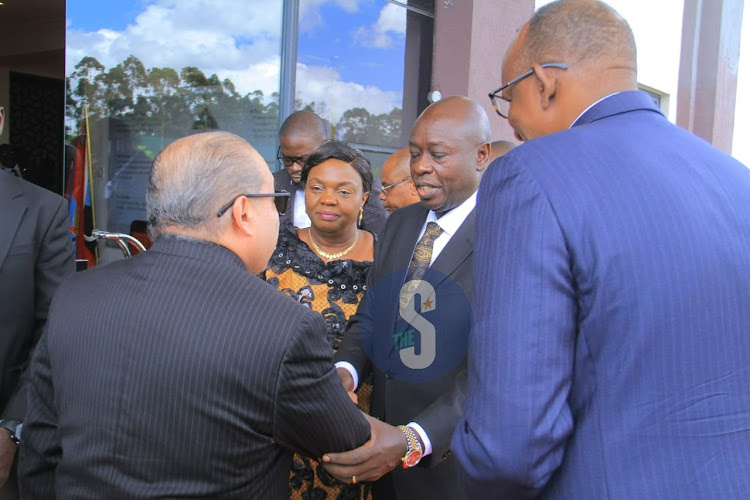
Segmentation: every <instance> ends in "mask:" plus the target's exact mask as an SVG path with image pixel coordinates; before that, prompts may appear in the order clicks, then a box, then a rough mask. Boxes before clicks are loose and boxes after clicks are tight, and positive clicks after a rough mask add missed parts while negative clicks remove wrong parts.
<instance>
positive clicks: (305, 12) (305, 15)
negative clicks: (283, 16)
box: [299, 0, 359, 33]
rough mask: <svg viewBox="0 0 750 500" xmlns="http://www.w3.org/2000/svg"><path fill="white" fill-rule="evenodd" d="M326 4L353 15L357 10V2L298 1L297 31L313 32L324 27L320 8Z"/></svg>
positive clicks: (337, 0)
mask: <svg viewBox="0 0 750 500" xmlns="http://www.w3.org/2000/svg"><path fill="white" fill-rule="evenodd" d="M326 4H332V5H336V6H337V7H339V8H341V9H342V10H343V11H344V12H348V13H350V14H351V13H353V12H357V11H358V10H359V1H358V0H300V2H299V30H300V31H303V32H308V33H309V32H311V31H314V30H315V28H317V27H318V26H321V25H324V24H325V23H324V22H323V16H321V14H320V7H322V6H323V5H326Z"/></svg>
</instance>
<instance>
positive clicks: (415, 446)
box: [398, 425, 424, 469]
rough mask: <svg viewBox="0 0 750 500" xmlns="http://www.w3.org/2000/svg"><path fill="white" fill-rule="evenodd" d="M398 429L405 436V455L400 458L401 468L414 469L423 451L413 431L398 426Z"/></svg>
mask: <svg viewBox="0 0 750 500" xmlns="http://www.w3.org/2000/svg"><path fill="white" fill-rule="evenodd" d="M398 428H399V429H401V432H403V433H404V435H405V436H406V453H404V456H403V457H401V467H403V468H404V469H408V468H409V467H414V466H415V465H417V464H418V463H419V461H420V460H422V454H423V453H424V450H422V443H420V442H419V438H418V437H417V432H416V431H415V430H414V429H412V428H411V427H407V426H405V425H399V426H398Z"/></svg>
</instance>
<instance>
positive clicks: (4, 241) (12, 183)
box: [0, 172, 27, 267]
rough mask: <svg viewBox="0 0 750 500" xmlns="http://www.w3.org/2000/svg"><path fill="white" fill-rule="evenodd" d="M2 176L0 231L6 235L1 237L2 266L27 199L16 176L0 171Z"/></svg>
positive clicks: (0, 258)
mask: <svg viewBox="0 0 750 500" xmlns="http://www.w3.org/2000/svg"><path fill="white" fill-rule="evenodd" d="M0 176H3V178H0V231H2V234H3V235H4V237H3V238H0V267H2V263H3V262H5V256H6V255H8V250H10V245H11V242H12V241H13V236H14V235H15V234H16V231H17V230H18V225H19V224H20V223H21V217H22V216H23V213H24V212H25V211H26V204H27V199H26V196H24V195H23V191H22V190H21V188H20V186H19V185H18V182H17V181H16V179H15V178H6V177H4V176H10V174H8V173H6V172H0Z"/></svg>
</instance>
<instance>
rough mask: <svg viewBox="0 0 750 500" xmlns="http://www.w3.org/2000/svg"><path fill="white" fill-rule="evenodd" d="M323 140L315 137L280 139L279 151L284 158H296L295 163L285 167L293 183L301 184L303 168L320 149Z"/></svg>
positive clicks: (283, 136) (287, 137) (283, 137)
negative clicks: (308, 159)
mask: <svg viewBox="0 0 750 500" xmlns="http://www.w3.org/2000/svg"><path fill="white" fill-rule="evenodd" d="M322 142H323V139H318V138H315V137H306V136H297V135H282V136H280V137H279V150H280V153H281V155H282V157H286V158H294V159H295V160H297V161H295V162H294V163H292V164H291V165H289V166H286V165H284V168H285V169H286V172H287V173H288V174H289V177H291V178H292V182H293V183H295V184H299V182H300V180H301V179H302V167H303V166H304V165H305V162H306V161H307V158H309V156H310V155H311V154H313V153H314V152H315V150H316V149H318V146H320V144H321V143H322Z"/></svg>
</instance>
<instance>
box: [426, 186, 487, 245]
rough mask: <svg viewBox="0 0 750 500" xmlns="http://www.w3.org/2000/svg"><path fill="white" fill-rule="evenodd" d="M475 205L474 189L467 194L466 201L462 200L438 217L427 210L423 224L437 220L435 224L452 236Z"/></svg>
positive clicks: (475, 193) (475, 195)
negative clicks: (469, 194) (470, 193)
mask: <svg viewBox="0 0 750 500" xmlns="http://www.w3.org/2000/svg"><path fill="white" fill-rule="evenodd" d="M476 205H477V192H476V191H474V193H472V195H471V196H469V197H468V198H467V199H466V201H464V202H463V203H461V204H460V205H458V206H457V207H455V208H452V209H450V210H449V211H448V212H446V213H445V215H443V216H442V217H440V218H439V219H438V218H437V215H435V212H433V211H432V210H430V211H429V212H427V220H426V221H425V226H426V225H427V223H428V222H437V225H438V226H440V228H441V229H442V230H443V231H445V232H446V233H448V235H449V236H453V235H454V234H455V233H456V231H458V228H459V227H461V224H463V223H464V221H465V220H466V217H468V216H469V214H470V213H471V211H472V210H474V207H475V206H476Z"/></svg>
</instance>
